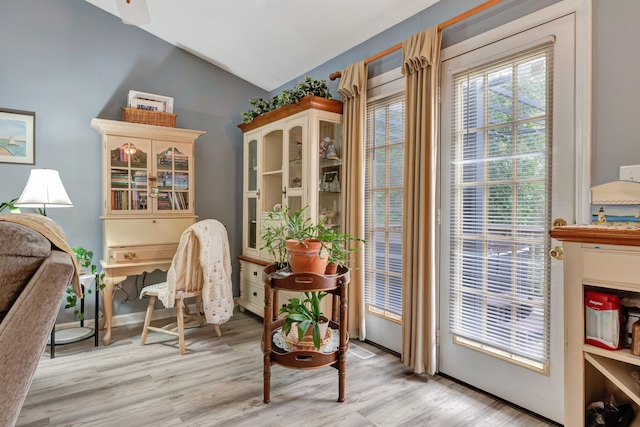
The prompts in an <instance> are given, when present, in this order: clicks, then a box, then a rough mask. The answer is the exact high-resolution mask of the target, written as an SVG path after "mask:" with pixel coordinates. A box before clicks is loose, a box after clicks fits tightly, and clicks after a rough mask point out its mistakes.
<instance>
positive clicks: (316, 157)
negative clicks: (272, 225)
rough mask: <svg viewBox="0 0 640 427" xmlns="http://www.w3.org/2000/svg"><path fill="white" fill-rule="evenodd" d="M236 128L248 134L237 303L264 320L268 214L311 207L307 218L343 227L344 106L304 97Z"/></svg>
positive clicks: (338, 103) (269, 256) (268, 259)
mask: <svg viewBox="0 0 640 427" xmlns="http://www.w3.org/2000/svg"><path fill="white" fill-rule="evenodd" d="M238 127H239V128H240V129H241V130H242V132H243V134H244V137H243V141H244V147H243V149H244V177H243V178H244V188H243V233H242V234H243V236H242V255H241V256H240V257H239V259H240V261H241V270H240V280H241V285H240V300H239V304H240V307H241V309H248V310H250V311H252V312H254V313H256V314H257V315H259V316H263V315H264V309H263V305H262V304H263V301H262V295H264V294H263V293H262V294H261V293H260V292H259V291H257V290H256V287H261V286H262V277H261V276H260V275H259V274H258V275H257V277H255V275H254V272H255V271H256V268H259V269H260V271H261V270H262V267H264V266H265V265H268V264H271V263H272V262H273V257H272V256H271V255H269V254H268V253H267V251H266V250H264V249H262V243H261V241H260V230H261V229H262V227H263V226H264V224H265V222H266V221H267V216H268V214H269V212H270V211H272V210H274V209H279V208H280V207H283V206H287V207H288V208H289V209H292V210H298V209H301V208H303V207H305V206H307V205H308V206H309V208H308V209H307V211H305V214H306V215H307V216H308V217H309V218H311V220H312V221H314V222H317V221H318V220H320V218H321V217H322V216H326V217H327V224H330V225H331V226H333V227H341V225H342V211H343V203H344V202H343V200H342V189H343V188H344V187H343V177H342V172H343V170H342V165H343V160H344V150H343V148H344V147H343V144H342V103H341V102H339V101H336V100H331V99H326V98H321V97H317V96H306V97H304V98H302V99H301V100H300V102H298V103H296V104H292V105H286V106H284V107H281V108H279V109H277V110H274V111H270V112H268V113H265V114H263V115H261V116H259V117H256V118H254V119H253V121H252V122H251V123H242V124H240V125H238ZM254 294H255V295H254ZM258 301H259V302H258ZM281 302H282V303H286V301H285V299H284V298H281Z"/></svg>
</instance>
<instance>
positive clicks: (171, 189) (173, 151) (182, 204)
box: [152, 143, 191, 212]
mask: <svg viewBox="0 0 640 427" xmlns="http://www.w3.org/2000/svg"><path fill="white" fill-rule="evenodd" d="M188 149H189V147H187V146H182V145H180V144H171V143H156V146H155V149H154V152H155V168H156V189H157V194H155V193H156V190H153V189H152V196H156V208H157V210H158V211H161V212H162V211H182V210H190V209H191V205H190V202H191V200H190V190H191V189H190V186H189V183H190V173H191V167H190V165H191V158H190V152H189V151H187V150H188Z"/></svg>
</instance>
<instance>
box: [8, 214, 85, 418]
mask: <svg viewBox="0 0 640 427" xmlns="http://www.w3.org/2000/svg"><path fill="white" fill-rule="evenodd" d="M38 217H40V218H36V216H30V215H21V214H9V215H0V378H2V381H0V396H2V397H1V398H0V426H12V425H15V423H16V421H17V419H18V415H19V414H20V409H21V408H22V404H23V403H24V400H25V398H26V396H27V392H28V391H29V387H30V386H31V381H32V379H33V375H34V373H35V370H36V367H37V365H38V361H39V360H40V357H41V355H42V352H43V351H44V348H45V346H46V344H47V338H48V337H49V335H50V333H51V328H52V327H53V324H54V323H55V320H56V315H57V313H58V309H59V308H60V303H61V302H62V298H63V294H64V292H65V289H66V287H67V286H68V285H69V283H70V282H72V280H74V279H73V278H74V275H75V261H74V259H73V258H72V256H71V254H70V253H69V252H67V251H69V250H70V249H68V244H67V243H66V238H65V237H64V233H62V231H61V230H60V228H59V227H58V226H57V225H56V224H55V223H54V222H53V221H51V220H50V219H48V218H45V217H43V216H40V215H38ZM21 220H24V221H23V222H24V223H17V222H15V221H21ZM25 224H29V225H25ZM36 230H39V231H36ZM47 230H50V231H47ZM43 232H44V234H42V233H43ZM52 233H53V234H52ZM45 235H47V236H48V237H45ZM50 239H51V240H50ZM52 241H53V242H55V243H52ZM60 246H63V247H65V250H60V249H59V247H60Z"/></svg>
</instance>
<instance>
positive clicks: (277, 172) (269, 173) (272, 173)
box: [262, 169, 282, 176]
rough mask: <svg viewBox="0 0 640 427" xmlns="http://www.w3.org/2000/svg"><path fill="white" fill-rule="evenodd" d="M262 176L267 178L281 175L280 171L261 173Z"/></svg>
mask: <svg viewBox="0 0 640 427" xmlns="http://www.w3.org/2000/svg"><path fill="white" fill-rule="evenodd" d="M262 175H265V176H269V175H282V169H279V170H275V171H268V172H262Z"/></svg>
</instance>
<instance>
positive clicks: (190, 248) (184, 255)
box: [140, 227, 222, 354]
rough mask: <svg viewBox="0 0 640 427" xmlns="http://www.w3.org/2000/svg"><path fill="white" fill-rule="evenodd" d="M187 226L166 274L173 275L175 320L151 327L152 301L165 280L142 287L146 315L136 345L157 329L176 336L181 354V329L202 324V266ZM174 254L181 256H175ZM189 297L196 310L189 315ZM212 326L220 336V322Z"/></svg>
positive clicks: (197, 248) (182, 349) (196, 241)
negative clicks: (146, 301) (161, 325)
mask: <svg viewBox="0 0 640 427" xmlns="http://www.w3.org/2000/svg"><path fill="white" fill-rule="evenodd" d="M190 228H191V227H190ZM190 228H189V229H187V230H186V231H185V232H184V233H183V234H182V236H181V237H180V243H179V245H178V252H177V253H176V256H175V257H174V258H173V261H172V263H171V267H170V269H169V272H168V273H167V275H168V276H169V274H176V275H177V277H176V284H177V285H176V289H175V295H174V297H173V299H174V305H175V307H176V321H175V322H172V323H170V324H168V325H166V326H163V327H154V326H150V325H149V324H150V323H151V318H152V315H153V308H154V305H155V302H156V300H157V299H158V295H159V294H160V293H161V292H165V294H166V292H167V287H168V286H169V283H168V281H167V282H162V283H158V284H154V285H149V286H146V287H144V288H143V289H142V291H141V292H140V298H143V297H149V305H148V306H147V314H146V316H145V319H144V326H143V329H142V337H141V339H140V345H144V344H145V342H146V340H147V335H148V333H149V331H154V332H160V333H164V334H168V335H173V336H177V337H178V341H179V344H180V354H184V353H185V342H184V329H185V328H186V327H190V326H194V325H196V324H197V325H199V326H204V323H205V318H204V316H203V315H202V314H201V313H202V311H203V305H202V287H203V284H204V279H203V271H202V267H201V266H200V263H199V254H200V244H199V241H198V238H197V236H196V235H195V234H194V233H193V232H190ZM185 251H186V252H185ZM178 254H180V255H181V256H178ZM180 262H181V263H183V265H177V264H176V263H180ZM190 298H195V299H196V310H195V313H193V314H190V313H189V306H188V305H187V300H188V299H190ZM170 305H171V304H170ZM214 328H215V331H216V334H217V335H218V336H221V335H222V333H221V331H220V325H218V324H215V325H214Z"/></svg>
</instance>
